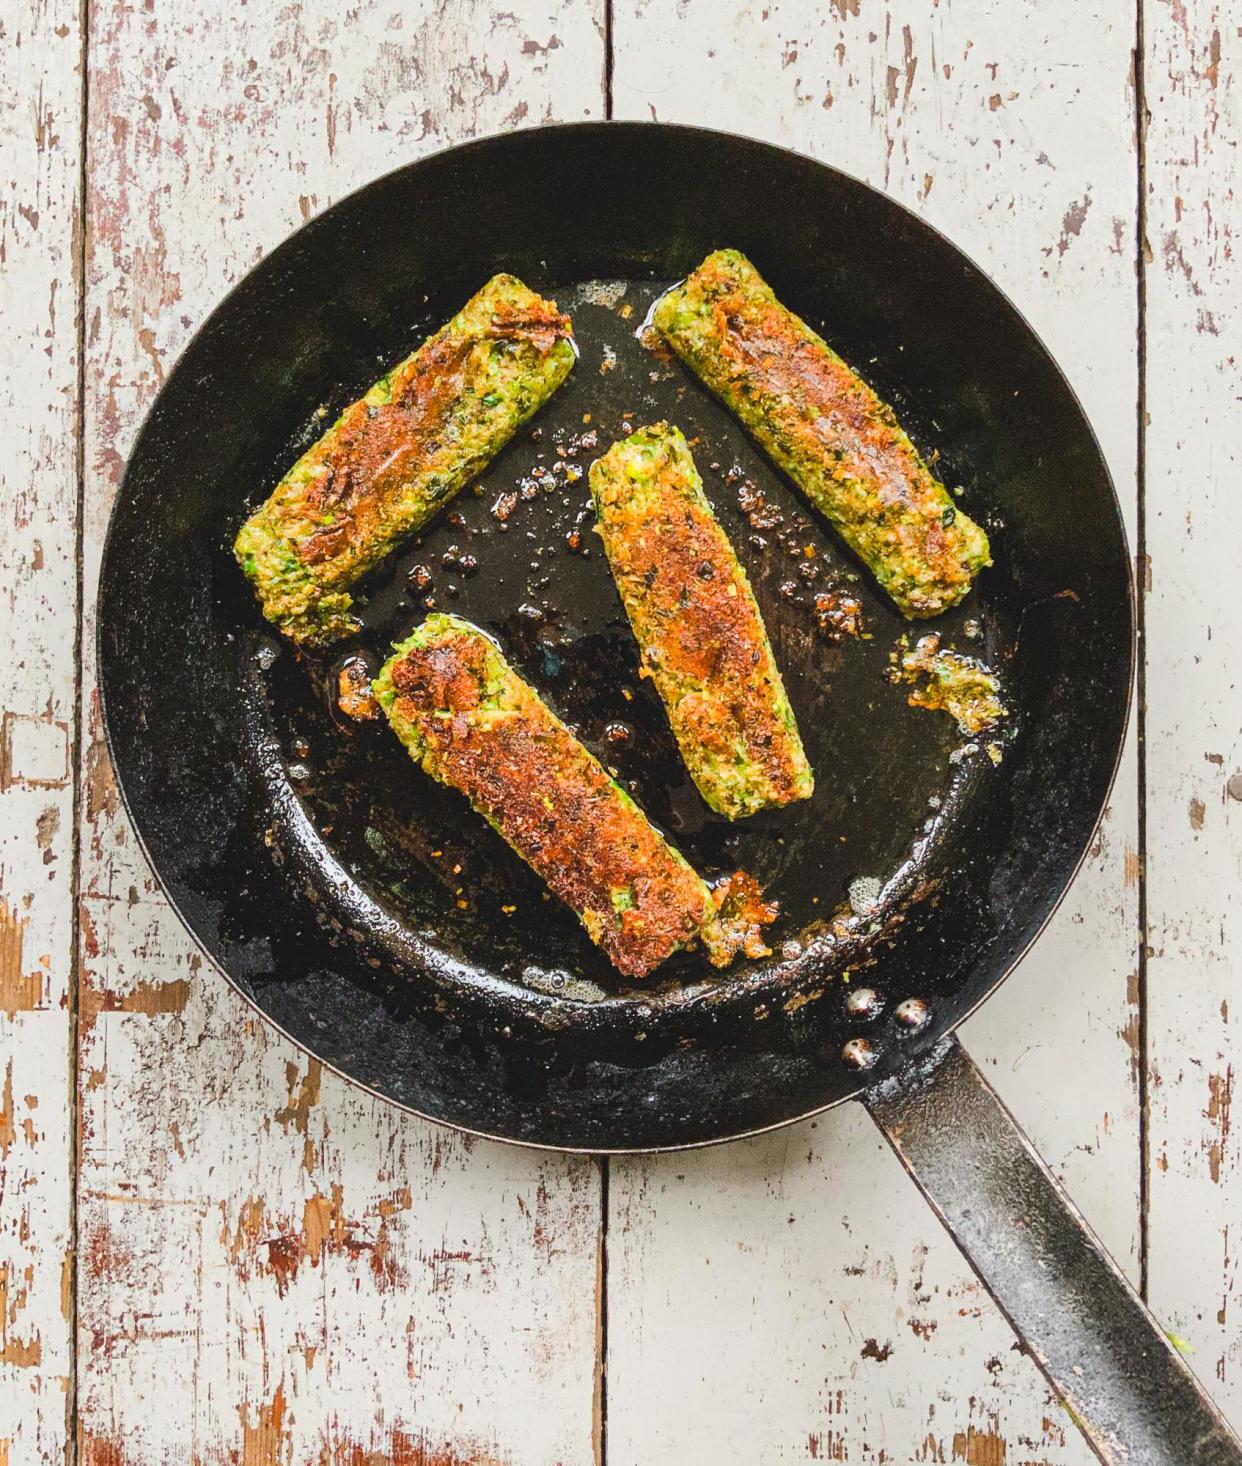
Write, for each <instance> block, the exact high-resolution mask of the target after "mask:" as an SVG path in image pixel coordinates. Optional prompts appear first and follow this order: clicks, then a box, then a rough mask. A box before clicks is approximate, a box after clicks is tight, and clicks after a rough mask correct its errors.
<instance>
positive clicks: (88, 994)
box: [79, 0, 603, 1466]
mask: <svg viewBox="0 0 1242 1466" xmlns="http://www.w3.org/2000/svg"><path fill="white" fill-rule="evenodd" d="M598 12H599V7H598V6H596V5H580V4H571V3H567V0H566V3H558V0H538V3H531V0H506V3H505V4H504V5H492V4H490V3H488V0H457V3H438V4H434V5H431V4H429V5H420V6H409V5H401V4H398V3H396V0H364V3H362V4H359V5H353V6H349V7H341V6H338V5H331V4H328V3H326V0H314V3H303V4H302V5H299V6H286V7H282V8H279V9H277V8H273V7H270V6H250V7H246V6H238V5H236V4H233V3H231V0H210V3H199V4H196V5H193V6H182V7H164V6H161V7H159V8H158V9H149V8H141V7H135V6H130V5H128V4H123V3H120V0H116V3H111V0H104V3H101V4H97V5H94V6H92V37H91V62H92V75H91V116H90V162H91V168H90V195H89V210H90V213H89V222H90V231H91V233H90V247H89V261H88V281H87V289H88V296H87V323H88V340H89V350H90V358H89V362H88V369H87V384H86V443H87V448H86V451H87V469H88V483H87V498H88V507H87V522H86V569H85V575H86V595H87V599H88V606H89V601H90V598H91V596H92V595H93V588H94V584H95V579H96V574H97V565H98V557H99V551H100V547H101V542H102V536H103V529H104V523H105V519H106V515H107V511H108V507H109V504H110V502H111V498H112V495H113V493H114V490H115V487H116V484H117V480H118V476H119V473H120V471H121V466H122V463H123V460H124V456H125V454H126V452H127V450H128V448H129V446H130V443H131V442H132V440H133V436H134V433H135V430H136V428H137V426H138V423H139V421H140V418H141V415H142V412H143V411H144V409H145V408H146V407H147V406H148V405H149V403H150V401H151V398H152V396H153V395H154V392H155V390H156V389H157V387H158V386H159V383H160V381H161V380H162V378H163V376H164V373H165V372H166V370H167V368H168V365H169V363H170V362H171V360H172V359H173V358H174V356H175V355H176V353H177V351H178V349H179V348H180V347H181V345H182V344H183V343H184V342H185V340H186V337H187V334H188V332H189V331H190V330H191V328H192V327H193V325H194V324H195V323H196V322H197V321H198V320H200V319H201V318H202V317H203V315H204V314H205V313H206V311H207V310H208V309H209V307H210V306H211V305H212V304H213V303H214V302H215V300H216V299H217V298H218V297H219V296H220V295H221V294H222V293H223V291H224V290H225V289H226V287H227V286H228V285H229V284H230V283H231V282H232V281H234V280H235V279H237V278H238V276H239V275H241V274H242V273H243V272H244V271H245V270H246V269H247V268H248V267H249V266H250V265H251V264H252V263H253V262H254V261H255V260H256V259H257V258H259V256H260V255H262V254H263V252H264V251H266V250H268V249H270V248H271V247H272V246H273V245H275V244H276V243H278V242H279V240H280V239H281V238H282V237H283V236H284V235H285V234H286V233H287V232H288V231H289V230H290V229H291V228H292V227H293V226H294V225H295V224H297V223H298V222H299V221H300V220H301V219H302V218H304V217H306V216H307V215H309V214H310V213H311V212H313V211H314V210H316V209H319V208H322V207H323V206H325V205H326V204H327V203H329V202H330V201H331V200H332V199H334V198H336V197H338V196H339V195H340V194H341V193H342V192H344V191H346V190H347V189H349V188H350V187H352V186H354V185H356V184H358V183H361V182H363V181H365V180H366V179H368V178H370V177H372V176H374V175H375V174H378V173H380V172H382V171H385V170H386V169H388V168H391V167H393V166H394V165H396V164H397V163H400V162H402V161H404V160H407V159H409V158H412V157H415V156H417V155H419V154H421V153H425V152H427V151H429V150H430V149H432V148H433V147H435V146H438V145H440V144H443V143H447V142H450V141H454V140H457V139H461V138H464V137H466V136H469V135H472V134H474V133H476V132H486V131H494V130H499V129H503V128H505V127H511V126H515V125H521V124H527V123H534V122H538V121H542V120H544V119H546V118H552V117H563V118H573V117H581V116H585V115H598V114H599V113H600V112H601V110H602V74H603V51H602V41H601V30H600V25H599V20H600V16H599V13H598ZM92 634H93V620H92V617H91V615H90V614H88V615H87V617H86V620H85V624H84V642H85V645H86V647H87V648H88V649H89V648H90V646H91V642H92ZM93 675H94V674H93V666H92V663H91V658H90V654H89V650H88V654H87V666H86V670H85V678H86V687H87V692H88V699H89V708H90V719H89V748H88V750H87V753H86V760H85V769H86V778H87V787H86V799H85V808H84V824H83V835H84V862H83V883H84V895H83V919H84V932H83V937H84V941H83V979H82V980H83V987H82V1015H83V1021H82V1030H83V1031H82V1069H81V1076H80V1077H81V1086H82V1096H83V1129H82V1164H81V1173H80V1193H79V1194H80V1211H81V1247H82V1259H83V1265H82V1288H81V1334H80V1341H79V1344H80V1369H81V1386H80V1390H81V1414H82V1423H83V1440H84V1458H85V1461H86V1462H87V1463H98V1466H104V1463H107V1466H116V1463H118V1462H122V1461H123V1462H124V1463H126V1466H147V1463H150V1466H155V1463H161V1462H164V1461H167V1460H171V1459H177V1460H187V1461H188V1460H191V1459H194V1460H203V1461H216V1460H224V1459H229V1460H241V1461H244V1462H245V1463H247V1466H252V1463H253V1466H274V1463H277V1462H279V1463H281V1466H287V1463H293V1466H303V1463H309V1462H316V1463H318V1462H320V1461H330V1462H332V1463H336V1462H345V1463H349V1466H354V1463H360V1462H363V1461H368V1462H369V1461H376V1462H378V1461H390V1460H391V1461H404V1462H409V1463H412V1462H415V1461H417V1462H433V1461H434V1462H441V1463H445V1466H447V1463H449V1462H458V1461H465V1460H471V1461H474V1460H476V1459H477V1460H480V1461H482V1460H492V1459H495V1460H498V1461H503V1462H504V1463H505V1466H548V1463H550V1462H553V1461H559V1462H563V1463H565V1466H579V1463H584V1462H588V1461H590V1460H592V1458H593V1430H594V1421H593V1404H594V1375H595V1330H596V1243H597V1231H598V1223H599V1188H598V1182H597V1176H596V1171H595V1168H594V1167H593V1165H592V1164H591V1163H589V1162H586V1161H582V1160H572V1159H565V1158H559V1157H543V1156H537V1155H533V1154H531V1153H528V1152H519V1151H513V1150H507V1149H503V1148H500V1147H496V1146H492V1145H482V1144H480V1145H477V1146H476V1145H473V1144H471V1143H469V1142H468V1141H466V1140H464V1139H462V1138H461V1137H456V1136H452V1135H449V1134H448V1133H446V1132H442V1131H440V1130H438V1129H436V1128H434V1127H431V1126H428V1125H427V1124H425V1123H423V1122H420V1121H417V1120H413V1119H409V1118H407V1117H403V1116H401V1115H399V1114H397V1113H395V1112H393V1111H392V1110H391V1109H390V1108H388V1107H386V1106H384V1105H382V1104H379V1103H377V1102H375V1101H373V1100H371V1099H370V1098H368V1097H366V1096H363V1095H360V1094H358V1093H357V1092H355V1091H354V1090H352V1089H351V1088H349V1087H348V1086H347V1085H345V1084H344V1083H342V1082H340V1081H338V1080H337V1079H336V1078H334V1077H333V1076H331V1075H328V1074H324V1075H322V1076H321V1075H320V1073H319V1071H318V1069H317V1067H314V1066H308V1063H307V1061H306V1060H305V1058H304V1057H303V1056H302V1055H300V1054H299V1053H297V1052H296V1051H295V1050H294V1049H292V1048H291V1047H290V1046H289V1045H288V1044H287V1043H286V1042H285V1041H284V1040H282V1039H280V1038H278V1037H276V1036H274V1035H272V1034H271V1033H269V1032H268V1031H267V1030H266V1029H265V1028H263V1027H262V1026H261V1025H260V1024H258V1023H257V1022H256V1021H255V1020H254V1019H253V1018H252V1016H251V1014H250V1012H249V1010H248V1009H247V1008H246V1007H245V1006H244V1005H243V1004H242V1003H241V1001H240V1000H239V999H238V998H236V997H235V996H234V995H233V994H232V992H231V991H230V990H229V989H228V988H227V987H226V986H225V985H224V983H223V982H222V981H220V980H219V979H218V978H217V977H216V976H214V975H213V974H212V973H211V972H209V971H207V970H206V969H205V968H203V967H202V966H201V965H200V963H199V961H198V959H197V957H196V956H195V955H194V953H193V952H192V950H191V947H190V944H189V942H188V939H187V938H185V937H184V936H183V935H182V933H181V931H180V929H179V927H178V925H177V922H176V920H175V919H174V918H173V917H172V916H171V914H170V912H169V911H168V909H167V907H166V905H165V903H164V902H163V900H162V899H161V898H160V896H159V895H158V893H157V892H156V891H155V889H154V887H153V884H152V880H151V877H150V875H149V873H148V871H147V869H146V867H145V866H144V864H143V861H142V858H141V855H140V854H139V852H138V851H137V849H136V847H135V842H134V839H133V835H132V831H131V830H130V828H129V827H128V825H127V823H126V821H125V819H124V817H123V815H122V813H121V812H120V811H119V810H118V808H117V801H116V794H115V789H114V786H113V784H112V781H111V776H110V772H109V769H108V764H107V759H106V755H105V753H104V750H103V747H102V745H101V742H100V739H101V729H100V727H99V723H98V716H97V707H96V704H95V702H94V701H93V696H92V692H91V689H92V688H93Z"/></svg>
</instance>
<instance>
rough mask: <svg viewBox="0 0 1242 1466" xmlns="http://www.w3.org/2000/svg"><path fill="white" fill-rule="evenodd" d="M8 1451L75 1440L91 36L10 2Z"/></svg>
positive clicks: (3, 1434) (0, 269)
mask: <svg viewBox="0 0 1242 1466" xmlns="http://www.w3.org/2000/svg"><path fill="white" fill-rule="evenodd" d="M0 51H2V54H3V56H4V63H3V65H2V66H0V158H3V160H4V168H3V171H2V173H0V317H2V318H3V321H4V348H3V351H0V423H2V424H3V427H2V429H0V431H2V432H3V442H4V451H3V453H0V566H2V567H3V569H2V570H0V587H3V590H2V591H0V606H2V608H3V609H0V626H3V628H4V633H3V645H4V655H3V657H0V1462H3V1461H9V1460H11V1461H13V1462H19V1461H21V1462H24V1461H51V1460H55V1459H58V1458H59V1457H60V1455H61V1453H62V1452H63V1450H64V1447H65V1440H66V1425H67V1420H68V1418H69V1406H70V1394H69V1383H70V1374H71V1350H70V1317H71V1297H72V1290H71V1284H72V1271H71V1265H72V1264H71V1255H70V1235H71V1233H70V1222H71V1215H70V1208H71V1198H72V1171H71V1155H70V1138H71V1124H70V1102H69V1101H70V1094H71V1092H72V1081H71V1062H70V1055H71V1052H72V1040H71V1017H70V1009H69V1002H68V994H69V987H70V982H71V980H72V972H73V781H72V766H71V741H72V733H73V723H74V697H75V681H76V678H75V668H74V656H73V607H74V600H75V582H76V570H75V564H74V541H75V534H76V523H77V451H76V433H75V426H76V414H77V372H78V356H77V310H78V299H79V295H78V247H77V240H78V228H77V225H78V213H77V209H78V188H79V175H80V152H79V149H80V146H81V135H82V133H81V79H80V76H79V73H78V61H79V57H80V54H81V33H80V24H79V15H78V7H77V4H76V0H50V3H39V0H30V3H26V0H17V3H16V4H13V5H9V6H7V7H6V9H5V10H4V13H3V16H0Z"/></svg>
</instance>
